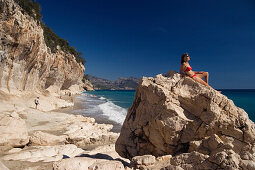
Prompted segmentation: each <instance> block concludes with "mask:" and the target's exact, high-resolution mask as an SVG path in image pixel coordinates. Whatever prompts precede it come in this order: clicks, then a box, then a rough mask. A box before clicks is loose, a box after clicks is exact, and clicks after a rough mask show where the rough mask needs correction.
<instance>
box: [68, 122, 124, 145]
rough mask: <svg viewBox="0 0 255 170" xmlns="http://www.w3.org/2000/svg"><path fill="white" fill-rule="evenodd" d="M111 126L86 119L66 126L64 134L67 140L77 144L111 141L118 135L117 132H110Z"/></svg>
mask: <svg viewBox="0 0 255 170" xmlns="http://www.w3.org/2000/svg"><path fill="white" fill-rule="evenodd" d="M112 128H113V125H110V124H97V123H95V120H94V119H91V120H90V121H88V120H87V119H86V120H85V121H77V122H75V123H73V124H71V125H70V126H68V127H67V128H66V130H67V131H66V132H65V135H67V136H68V141H70V142H71V143H73V144H75V145H77V146H84V145H89V144H106V143H113V142H115V141H116V140H117V138H118V137H119V133H114V132H110V130H111V129H112Z"/></svg>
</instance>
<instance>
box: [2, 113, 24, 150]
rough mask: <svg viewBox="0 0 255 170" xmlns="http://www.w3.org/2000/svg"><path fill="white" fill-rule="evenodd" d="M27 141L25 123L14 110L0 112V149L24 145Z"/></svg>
mask: <svg viewBox="0 0 255 170" xmlns="http://www.w3.org/2000/svg"><path fill="white" fill-rule="evenodd" d="M28 141H29V137H28V132H27V127H26V123H25V121H24V120H23V119H21V118H20V117H19V115H18V114H17V113H15V112H13V113H9V112H2V113H1V114H0V149H3V150H4V149H7V148H9V147H21V146H25V145H26V144H27V143H28Z"/></svg>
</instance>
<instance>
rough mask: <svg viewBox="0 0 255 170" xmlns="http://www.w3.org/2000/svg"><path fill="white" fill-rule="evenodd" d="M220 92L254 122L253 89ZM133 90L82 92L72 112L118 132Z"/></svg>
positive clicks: (254, 100)
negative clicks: (104, 124)
mask: <svg viewBox="0 0 255 170" xmlns="http://www.w3.org/2000/svg"><path fill="white" fill-rule="evenodd" d="M220 91H222V94H224V95H226V96H227V97H228V98H229V99H231V100H233V102H234V103H235V105H236V106H238V107H240V108H242V109H244V110H245V111H246V112H247V113H248V115H249V118H250V119H251V120H252V121H253V122H255V89H231V90H227V89H221V90H220ZM134 96H135V90H96V91H88V92H83V93H82V95H80V96H77V97H76V98H75V106H74V108H73V109H72V113H73V114H82V115H84V116H87V117H93V118H95V120H96V122H98V123H110V124H113V126H114V128H113V131H115V132H119V131H120V129H121V125H122V123H123V122H124V120H125V117H126V114H127V111H128V108H129V107H130V106H131V105H132V102H133V100H134Z"/></svg>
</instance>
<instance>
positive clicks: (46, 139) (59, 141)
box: [29, 131, 67, 146]
mask: <svg viewBox="0 0 255 170" xmlns="http://www.w3.org/2000/svg"><path fill="white" fill-rule="evenodd" d="M66 138H67V136H65V135H62V136H55V135H52V134H49V133H45V132H42V131H37V132H34V133H33V135H32V136H31V137H30V139H29V145H32V146H35V145H37V146H52V145H63V144H65V143H66Z"/></svg>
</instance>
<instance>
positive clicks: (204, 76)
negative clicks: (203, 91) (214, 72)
mask: <svg viewBox="0 0 255 170" xmlns="http://www.w3.org/2000/svg"><path fill="white" fill-rule="evenodd" d="M196 75H197V76H198V77H199V78H201V79H202V78H205V82H206V83H207V84H208V81H209V73H208V72H203V73H196Z"/></svg>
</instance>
